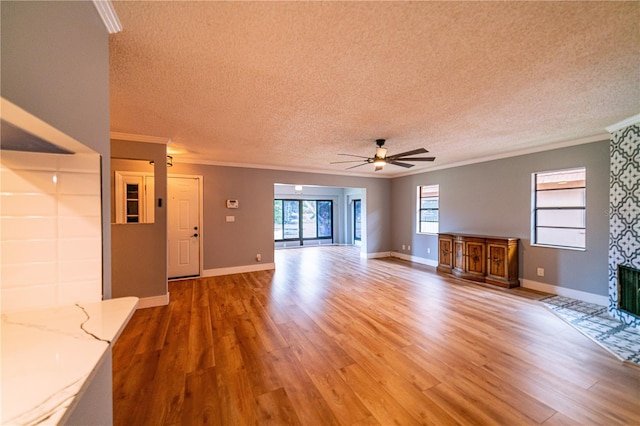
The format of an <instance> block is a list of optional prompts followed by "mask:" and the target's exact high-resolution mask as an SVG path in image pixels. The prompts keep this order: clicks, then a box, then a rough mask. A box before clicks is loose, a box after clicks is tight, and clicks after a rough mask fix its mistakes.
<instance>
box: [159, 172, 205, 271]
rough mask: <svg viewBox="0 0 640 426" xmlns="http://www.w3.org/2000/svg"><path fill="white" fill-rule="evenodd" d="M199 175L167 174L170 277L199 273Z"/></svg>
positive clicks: (200, 257) (200, 199)
mask: <svg viewBox="0 0 640 426" xmlns="http://www.w3.org/2000/svg"><path fill="white" fill-rule="evenodd" d="M201 217H202V177H201V176H168V178H167V235H168V251H169V253H168V257H169V267H168V269H169V271H168V276H169V279H176V278H187V277H197V276H200V271H201V263H202V260H201V259H202V224H201Z"/></svg>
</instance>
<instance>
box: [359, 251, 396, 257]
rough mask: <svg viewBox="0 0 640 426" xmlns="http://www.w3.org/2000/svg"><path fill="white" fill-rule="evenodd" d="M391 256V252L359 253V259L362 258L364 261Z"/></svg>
mask: <svg viewBox="0 0 640 426" xmlns="http://www.w3.org/2000/svg"><path fill="white" fill-rule="evenodd" d="M389 256H391V252H389V251H383V252H380V253H360V257H363V258H365V259H379V258H381V257H389Z"/></svg>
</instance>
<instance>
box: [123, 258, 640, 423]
mask: <svg viewBox="0 0 640 426" xmlns="http://www.w3.org/2000/svg"><path fill="white" fill-rule="evenodd" d="M276 264H277V270H276V271H275V272H274V271H266V272H254V273H246V274H237V275H230V276H222V277H212V278H201V279H196V280H185V281H178V282H172V283H170V284H169V290H170V294H171V303H170V305H169V306H165V307H159V308H150V309H142V310H139V311H137V312H136V313H135V314H134V316H133V318H132V319H131V321H130V323H129V325H128V326H127V327H126V329H125V330H124V332H123V334H122V335H121V337H120V339H119V340H118V342H117V343H116V344H115V347H114V349H113V354H114V358H113V359H114V361H113V362H114V365H113V368H114V375H113V387H114V412H115V413H114V423H115V424H116V425H145V424H148V425H165V424H166V425H175V424H185V425H191V424H196V425H200V424H219V425H248V424H274V425H275V424H301V425H329V424H341V425H371V424H381V425H390V424H399V425H411V424H421V423H425V424H487V425H490V424H500V425H526V424H548V425H558V424H563V425H566V424H589V425H593V424H602V425H616V424H640V368H638V367H636V366H632V365H628V364H622V363H621V362H619V361H617V360H616V359H615V358H613V357H612V356H611V355H609V354H608V353H607V352H606V351H604V350H603V349H602V348H600V347H599V346H597V345H596V344H595V343H593V342H592V341H591V340H589V339H588V338H586V337H584V336H583V335H582V334H580V333H579V332H577V331H576V330H574V329H573V328H572V327H570V326H569V325H567V324H565V323H564V322H563V321H561V320H560V319H559V318H557V317H556V316H554V315H553V314H552V313H551V312H549V311H547V310H546V309H545V308H544V307H543V306H542V304H541V303H539V302H538V301H537V300H538V299H540V297H541V296H540V295H539V294H536V293H534V292H530V291H527V290H524V289H512V290H504V289H494V288H489V287H485V286H481V285H477V284H470V283H465V282H461V281H457V280H453V279H450V278H446V277H442V276H438V275H436V274H435V273H434V271H435V268H431V267H428V266H423V265H417V264H411V263H409V262H405V261H401V260H397V259H369V260H366V259H360V258H359V257H358V252H357V251H355V250H354V248H352V247H322V248H320V247H318V248H304V249H295V250H282V251H277V252H276Z"/></svg>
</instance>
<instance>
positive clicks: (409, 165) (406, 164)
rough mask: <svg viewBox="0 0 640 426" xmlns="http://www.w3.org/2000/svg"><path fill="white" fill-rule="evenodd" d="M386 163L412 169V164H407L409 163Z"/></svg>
mask: <svg viewBox="0 0 640 426" xmlns="http://www.w3.org/2000/svg"><path fill="white" fill-rule="evenodd" d="M387 163H389V164H393V165H394V166H400V167H406V168H407V169H408V168H409V167H413V164H409V163H401V162H399V161H388V160H387Z"/></svg>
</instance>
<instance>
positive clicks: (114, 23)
mask: <svg viewBox="0 0 640 426" xmlns="http://www.w3.org/2000/svg"><path fill="white" fill-rule="evenodd" d="M93 5H94V6H95V7H96V10H97V11H98V15H100V18H101V19H102V22H103V23H104V26H105V27H106V28H107V31H108V32H109V34H115V33H119V32H120V31H122V24H121V23H120V20H119V19H118V15H117V14H116V11H115V9H114V8H113V4H111V1H110V0H93Z"/></svg>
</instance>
